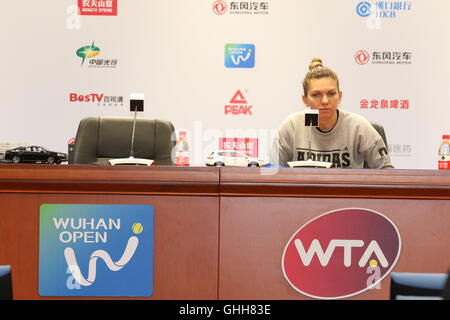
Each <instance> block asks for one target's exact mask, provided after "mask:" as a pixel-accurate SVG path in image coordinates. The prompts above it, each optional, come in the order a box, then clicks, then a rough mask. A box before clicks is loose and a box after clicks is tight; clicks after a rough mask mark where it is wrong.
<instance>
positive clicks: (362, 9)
mask: <svg viewBox="0 0 450 320" xmlns="http://www.w3.org/2000/svg"><path fill="white" fill-rule="evenodd" d="M371 10H372V5H371V4H370V3H369V2H367V1H363V2H360V3H358V5H357V6H356V13H357V14H358V15H359V16H360V17H363V18H364V17H368V16H370V13H371Z"/></svg>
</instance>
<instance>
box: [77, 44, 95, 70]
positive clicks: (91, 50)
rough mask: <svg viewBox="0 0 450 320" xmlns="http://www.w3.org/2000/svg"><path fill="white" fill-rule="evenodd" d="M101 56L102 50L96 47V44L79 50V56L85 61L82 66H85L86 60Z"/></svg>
mask: <svg viewBox="0 0 450 320" xmlns="http://www.w3.org/2000/svg"><path fill="white" fill-rule="evenodd" d="M98 54H100V48H99V47H96V46H95V45H94V42H92V44H91V45H90V46H84V47H81V48H80V49H78V50H77V56H78V57H80V58H81V59H83V60H82V61H81V65H83V63H84V60H86V58H87V59H92V58H94V57H96V56H97V55H98Z"/></svg>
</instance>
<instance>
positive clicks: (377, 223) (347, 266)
mask: <svg viewBox="0 0 450 320" xmlns="http://www.w3.org/2000/svg"><path fill="white" fill-rule="evenodd" d="M330 226H333V227H332V228H330ZM400 247H401V240H400V234H399V232H398V230H397V227H396V226H395V225H394V224H393V223H392V221H390V220H389V219H388V218H386V217H385V216H384V215H382V214H380V213H378V212H376V211H373V210H369V209H362V208H347V209H339V210H335V211H331V212H327V213H325V214H323V215H321V216H319V217H317V218H315V219H313V220H311V221H309V222H307V223H306V224H305V225H304V226H302V227H301V228H300V229H299V230H298V231H296V232H295V233H294V235H293V236H292V237H291V239H290V240H289V241H288V243H287V245H286V247H285V249H284V252H283V257H282V269H283V274H284V276H285V278H286V280H287V281H288V282H289V284H290V285H291V286H292V287H293V288H294V289H295V290H296V291H298V292H300V293H302V294H304V295H307V296H310V297H313V298H319V299H340V298H346V297H350V296H354V295H357V294H360V293H362V292H364V291H366V290H368V289H374V288H376V287H377V286H378V288H379V284H380V282H381V280H382V279H383V278H384V277H386V276H387V275H388V274H389V273H390V272H391V270H392V268H393V267H394V266H395V264H396V262H397V260H398V258H399V256H400Z"/></svg>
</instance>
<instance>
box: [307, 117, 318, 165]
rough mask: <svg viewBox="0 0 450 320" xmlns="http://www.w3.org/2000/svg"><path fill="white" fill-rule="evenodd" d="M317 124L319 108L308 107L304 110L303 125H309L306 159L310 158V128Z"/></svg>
mask: <svg viewBox="0 0 450 320" xmlns="http://www.w3.org/2000/svg"><path fill="white" fill-rule="evenodd" d="M318 126H319V110H314V109H308V110H306V111H305V127H309V138H308V142H309V152H308V160H311V135H312V128H313V127H318Z"/></svg>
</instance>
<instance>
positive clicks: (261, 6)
mask: <svg viewBox="0 0 450 320" xmlns="http://www.w3.org/2000/svg"><path fill="white" fill-rule="evenodd" d="M212 10H213V12H214V13H215V14H217V15H219V16H221V15H223V14H225V13H228V14H230V15H232V14H241V15H266V14H269V2H268V1H224V0H215V1H214V2H213V4H212Z"/></svg>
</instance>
